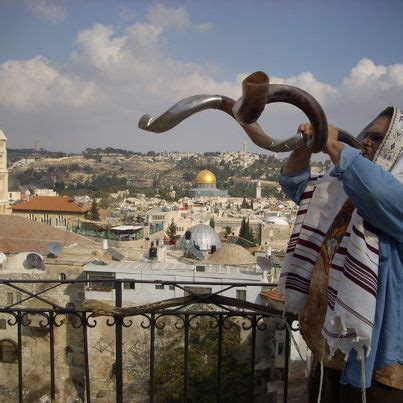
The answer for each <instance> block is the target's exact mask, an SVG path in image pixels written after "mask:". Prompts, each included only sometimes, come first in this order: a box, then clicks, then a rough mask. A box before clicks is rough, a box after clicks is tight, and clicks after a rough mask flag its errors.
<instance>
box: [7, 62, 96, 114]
mask: <svg viewBox="0 0 403 403" xmlns="http://www.w3.org/2000/svg"><path fill="white" fill-rule="evenodd" d="M96 99H97V98H96V97H95V87H94V84H92V83H91V82H84V81H83V80H81V79H78V78H74V77H70V76H67V75H63V74H61V73H60V72H59V71H57V70H56V69H55V68H54V67H52V66H51V64H50V62H49V61H48V60H46V59H45V58H43V57H41V56H37V57H35V58H33V59H30V60H25V61H19V60H8V61H7V62H5V63H3V64H1V65H0V103H1V104H3V105H5V106H8V107H11V108H15V109H31V108H35V107H48V106H51V105H65V106H73V107H82V106H84V105H88V104H91V103H93V102H95V100H96Z"/></svg>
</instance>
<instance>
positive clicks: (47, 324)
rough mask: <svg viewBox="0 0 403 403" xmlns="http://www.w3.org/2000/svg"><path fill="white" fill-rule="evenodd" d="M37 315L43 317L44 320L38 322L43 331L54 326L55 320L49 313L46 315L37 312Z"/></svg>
mask: <svg viewBox="0 0 403 403" xmlns="http://www.w3.org/2000/svg"><path fill="white" fill-rule="evenodd" d="M35 315H40V316H43V317H44V319H40V320H39V322H38V325H39V327H40V328H41V329H47V328H48V327H51V326H53V325H54V319H53V315H52V318H51V317H50V314H49V312H47V313H45V312H35Z"/></svg>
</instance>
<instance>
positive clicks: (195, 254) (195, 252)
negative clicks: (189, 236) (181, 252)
mask: <svg viewBox="0 0 403 403" xmlns="http://www.w3.org/2000/svg"><path fill="white" fill-rule="evenodd" d="M185 251H186V252H187V253H188V254H190V255H191V256H192V257H194V258H195V259H197V260H203V259H204V255H203V252H201V251H200V250H199V249H196V248H195V247H194V246H186V247H185Z"/></svg>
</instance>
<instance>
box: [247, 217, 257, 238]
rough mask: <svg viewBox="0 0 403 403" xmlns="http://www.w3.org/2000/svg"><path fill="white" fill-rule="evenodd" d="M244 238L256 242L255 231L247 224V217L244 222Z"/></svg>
mask: <svg viewBox="0 0 403 403" xmlns="http://www.w3.org/2000/svg"><path fill="white" fill-rule="evenodd" d="M245 238H246V239H247V240H248V241H251V242H253V243H256V237H255V233H254V232H253V229H252V227H251V226H250V225H249V218H248V221H247V222H246V236H245Z"/></svg>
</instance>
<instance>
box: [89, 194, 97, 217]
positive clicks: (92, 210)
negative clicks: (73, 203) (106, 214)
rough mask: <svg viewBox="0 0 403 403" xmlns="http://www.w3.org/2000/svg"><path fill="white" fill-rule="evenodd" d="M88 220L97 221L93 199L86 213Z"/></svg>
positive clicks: (95, 202)
mask: <svg viewBox="0 0 403 403" xmlns="http://www.w3.org/2000/svg"><path fill="white" fill-rule="evenodd" d="M88 219H89V220H92V221H99V209H98V206H97V201H96V200H95V199H94V200H93V201H92V206H91V210H89V212H88Z"/></svg>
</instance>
